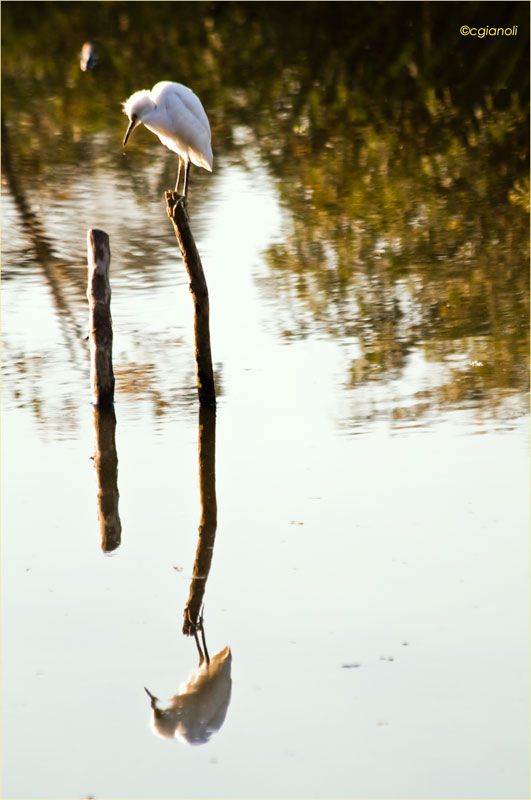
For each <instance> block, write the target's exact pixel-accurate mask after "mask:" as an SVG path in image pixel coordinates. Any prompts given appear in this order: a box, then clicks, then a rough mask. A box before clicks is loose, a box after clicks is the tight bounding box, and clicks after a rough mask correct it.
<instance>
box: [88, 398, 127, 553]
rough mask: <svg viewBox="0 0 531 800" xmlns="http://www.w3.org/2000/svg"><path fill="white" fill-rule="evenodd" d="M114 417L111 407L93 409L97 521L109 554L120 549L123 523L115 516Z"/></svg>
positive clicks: (116, 472) (105, 548) (116, 501)
mask: <svg viewBox="0 0 531 800" xmlns="http://www.w3.org/2000/svg"><path fill="white" fill-rule="evenodd" d="M115 432H116V417H115V414H114V409H113V408H95V409H94V433H95V442H96V449H95V453H94V467H95V469H96V476H97V480H98V520H99V523H100V535H101V549H102V550H103V552H104V553H110V552H112V550H116V548H117V547H119V546H120V542H121V540H122V523H121V522H120V515H119V513H118V498H119V496H120V495H119V492H118V456H117V454H116V438H115Z"/></svg>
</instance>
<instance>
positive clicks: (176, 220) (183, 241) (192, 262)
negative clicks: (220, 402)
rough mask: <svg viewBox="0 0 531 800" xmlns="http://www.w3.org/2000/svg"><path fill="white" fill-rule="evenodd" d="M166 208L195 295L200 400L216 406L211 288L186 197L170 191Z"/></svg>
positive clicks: (167, 193) (196, 349) (205, 403)
mask: <svg viewBox="0 0 531 800" xmlns="http://www.w3.org/2000/svg"><path fill="white" fill-rule="evenodd" d="M166 211H167V214H168V217H169V218H170V219H171V221H172V223H173V229H174V232H175V237H176V239H177V241H178V243H179V249H180V251H181V255H182V258H183V261H184V266H185V267H186V271H187V272H188V277H189V279H190V292H191V293H192V297H193V298H194V334H195V361H196V366H197V391H198V394H199V402H200V404H201V405H202V406H215V405H216V389H215V385H214V371H213V369H212V353H211V350H210V322H209V310H210V309H209V300H208V287H207V283H206V279H205V273H204V272H203V266H202V264H201V259H200V257H199V253H198V252H197V247H196V245H195V241H194V237H193V236H192V231H191V230H190V223H189V220H188V214H187V213H186V207H185V199H184V197H183V196H182V195H180V194H177V193H176V192H166Z"/></svg>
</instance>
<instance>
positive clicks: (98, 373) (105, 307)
mask: <svg viewBox="0 0 531 800" xmlns="http://www.w3.org/2000/svg"><path fill="white" fill-rule="evenodd" d="M87 260H88V282H87V283H88V285H87V298H88V301H89V344H90V385H91V390H92V402H93V403H94V405H95V406H97V407H98V408H109V407H110V406H112V404H113V402H114V373H113V369H112V319H111V284H110V282H109V266H110V263H111V248H110V245H109V237H108V236H107V234H106V233H105V232H104V231H100V230H98V229H97V228H91V229H90V230H89V231H88V233H87Z"/></svg>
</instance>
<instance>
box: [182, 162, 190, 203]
mask: <svg viewBox="0 0 531 800" xmlns="http://www.w3.org/2000/svg"><path fill="white" fill-rule="evenodd" d="M189 172H190V162H189V161H187V162H186V164H185V165H184V191H183V195H184V197H186V190H187V188H188V173H189Z"/></svg>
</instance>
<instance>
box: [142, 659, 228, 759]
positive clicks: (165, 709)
mask: <svg viewBox="0 0 531 800" xmlns="http://www.w3.org/2000/svg"><path fill="white" fill-rule="evenodd" d="M231 662H232V654H231V651H230V648H229V647H225V648H224V649H223V650H221V651H220V652H219V653H216V654H215V655H214V656H212V658H209V659H208V661H207V660H206V659H205V660H203V661H201V660H200V662H199V667H198V669H196V670H195V671H194V672H192V674H191V675H190V676H189V677H188V680H187V681H185V683H183V684H182V685H181V687H180V689H179V693H178V694H176V695H174V696H173V697H172V698H171V700H169V701H168V702H167V703H162V702H161V701H160V700H159V699H158V697H155V695H154V694H152V693H151V692H150V691H149V689H146V688H145V687H144V689H145V691H146V693H147V694H148V696H149V699H150V700H151V708H152V712H153V713H152V718H151V726H152V730H153V732H154V733H155V734H157V736H160V737H162V738H164V739H179V740H180V741H181V742H183V743H186V744H191V745H198V744H206V742H208V740H209V739H210V737H211V736H212V734H213V733H215V732H216V731H218V730H219V729H220V728H221V726H222V725H223V722H224V721H225V717H226V714H227V709H228V707H229V703H230V696H231V689H232V680H231Z"/></svg>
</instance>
